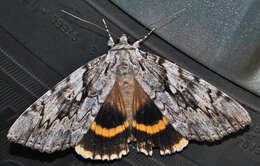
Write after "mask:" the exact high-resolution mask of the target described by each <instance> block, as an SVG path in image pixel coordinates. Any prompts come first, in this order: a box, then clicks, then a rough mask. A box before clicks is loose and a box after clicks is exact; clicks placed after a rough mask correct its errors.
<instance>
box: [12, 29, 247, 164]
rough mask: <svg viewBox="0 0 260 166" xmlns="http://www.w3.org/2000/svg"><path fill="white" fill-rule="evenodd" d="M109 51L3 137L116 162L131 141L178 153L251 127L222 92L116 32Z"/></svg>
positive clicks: (48, 94)
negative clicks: (193, 143)
mask: <svg viewBox="0 0 260 166" xmlns="http://www.w3.org/2000/svg"><path fill="white" fill-rule="evenodd" d="M105 27H106V30H107V32H108V34H109V42H108V45H109V46H110V47H111V48H110V49H109V50H108V52H107V53H106V54H104V55H102V56H100V57H98V58H96V59H94V60H91V61H90V62H88V63H87V64H85V65H83V66H82V67H80V68H78V69H77V70H76V71H74V72H73V73H71V74H70V75H69V76H68V77H67V78H65V79H64V80H62V81H61V82H59V83H58V84H57V85H56V86H55V87H54V88H52V89H51V90H49V91H47V92H46V93H45V94H44V95H43V96H41V97H40V98H39V99H38V100H37V101H35V102H34V103H33V104H32V105H31V106H30V107H29V108H27V109H26V110H25V111H24V112H23V113H22V114H21V115H20V117H19V118H18V119H17V120H16V121H15V122H14V124H13V125H12V126H11V128H10V129H9V132H8V135H7V138H8V139H9V140H10V141H13V142H16V143H19V144H22V145H24V146H27V147H30V148H32V149H37V150H39V151H41V152H47V153H53V152H55V151H58V150H65V149H67V148H70V147H73V148H75V151H76V152H77V153H78V154H79V155H81V156H82V157H84V158H86V159H87V158H89V159H94V160H114V159H120V158H122V156H124V155H127V153H128V152H129V148H128V143H130V142H133V141H134V142H136V146H137V151H139V152H142V153H144V154H145V155H148V156H152V154H153V149H154V148H159V149H160V154H161V155H166V154H172V153H175V152H180V151H182V150H183V148H184V147H186V146H187V145H188V142H189V140H196V141H210V142H211V141H216V140H220V139H222V138H223V137H224V136H226V135H228V134H230V133H233V132H236V131H238V130H239V129H241V128H244V127H245V126H247V125H249V124H250V123H251V118H250V116H249V114H248V112H247V111H246V110H245V109H244V108H243V107H242V106H241V105H240V104H239V103H238V102H236V101H235V100H233V99H232V98H231V97H229V96H228V95H227V94H225V93H223V92H222V91H220V90H218V89H217V88H216V87H214V86H213V85H211V84H209V83H208V82H206V81H205V80H203V79H201V78H199V77H197V76H195V75H194V74H192V73H190V72H188V71H187V70H185V69H183V68H181V67H179V66H178V65H176V64H175V63H173V62H171V61H169V60H166V59H164V58H161V57H159V56H157V55H155V54H153V53H149V52H144V51H142V50H141V49H139V48H140V46H139V45H140V43H141V42H143V41H144V40H145V39H146V38H147V37H148V36H149V35H150V33H151V32H152V31H153V30H152V31H151V32H150V33H149V34H148V35H146V36H145V37H144V38H142V39H140V40H137V41H136V42H134V43H133V44H131V43H129V42H128V38H127V36H126V35H125V34H123V35H122V36H121V37H120V38H119V42H118V43H116V44H115V43H114V41H113V39H112V37H111V35H110V33H109V31H108V29H107V26H106V24H105Z"/></svg>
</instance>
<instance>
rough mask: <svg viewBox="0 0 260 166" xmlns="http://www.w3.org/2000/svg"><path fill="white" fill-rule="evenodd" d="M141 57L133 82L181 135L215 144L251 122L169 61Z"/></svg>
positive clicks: (219, 94)
mask: <svg viewBox="0 0 260 166" xmlns="http://www.w3.org/2000/svg"><path fill="white" fill-rule="evenodd" d="M141 55H142V57H143V58H142V59H141V61H140V63H139V65H140V66H139V68H140V71H139V72H138V73H137V74H136V78H135V79H136V80H137V81H138V82H139V84H140V85H141V86H142V88H143V89H144V91H145V92H146V93H147V94H148V96H149V97H150V98H151V99H152V100H153V101H154V103H155V104H156V106H157V107H158V108H159V109H160V111H161V112H162V114H163V115H164V116H165V117H166V118H167V119H168V121H169V123H171V124H172V126H173V127H174V128H175V130H177V131H178V132H179V133H180V134H181V135H182V136H184V137H186V138H188V139H194V140H197V141H215V140H219V139H221V138H223V137H224V136H225V135H228V134H230V133H232V132H235V131H238V130H239V129H241V128H244V127H245V126H246V125H249V124H250V123H251V118H250V116H249V114H248V112H247V111H246V110H245V109H244V108H243V107H242V106H241V105H240V104H239V103H237V102H236V101H235V100H233V99H232V98H231V97H229V96H228V95H226V94H225V93H223V92H221V91H220V90H218V89H217V88H216V87H214V86H213V85H211V84H209V83H208V82H206V81H204V80H203V79H201V78H198V77H197V76H195V75H193V74H191V73H190V72H188V71H187V70H184V69H182V68H181V67H179V66H177V65H176V64H174V63H172V62H170V61H168V60H165V59H162V58H160V57H158V56H156V55H153V54H150V53H145V52H141Z"/></svg>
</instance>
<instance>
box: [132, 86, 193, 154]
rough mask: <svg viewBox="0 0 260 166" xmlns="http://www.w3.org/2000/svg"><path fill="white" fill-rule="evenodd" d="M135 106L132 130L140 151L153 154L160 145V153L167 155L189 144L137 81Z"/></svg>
mask: <svg viewBox="0 0 260 166" xmlns="http://www.w3.org/2000/svg"><path fill="white" fill-rule="evenodd" d="M133 106H134V110H135V111H134V120H133V122H132V126H133V128H132V132H133V136H134V137H135V139H136V143H137V150H138V151H140V152H142V153H144V154H146V155H150V156H152V153H153V150H152V149H153V148H154V147H158V148H159V149H160V154H161V155H165V154H171V153H174V152H179V151H181V150H182V149H183V148H184V147H185V146H187V145H188V140H187V139H186V138H184V137H183V136H182V135H181V134H179V133H178V132H177V131H176V130H175V129H174V128H173V127H172V125H171V124H170V123H169V122H168V120H167V119H166V118H165V116H163V115H162V113H161V112H160V110H159V109H158V108H157V106H156V105H155V104H154V103H153V101H152V100H151V99H150V98H149V97H148V96H147V94H145V92H144V90H143V89H142V88H141V87H140V85H139V84H138V83H137V82H136V90H135V93H134V103H133Z"/></svg>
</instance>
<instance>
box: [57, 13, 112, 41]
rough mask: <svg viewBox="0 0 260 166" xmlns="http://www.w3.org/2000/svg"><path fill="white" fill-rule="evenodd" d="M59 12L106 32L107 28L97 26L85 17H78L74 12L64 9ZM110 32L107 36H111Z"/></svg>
mask: <svg viewBox="0 0 260 166" xmlns="http://www.w3.org/2000/svg"><path fill="white" fill-rule="evenodd" d="M61 12H63V13H65V14H67V15H69V16H71V17H73V18H76V19H78V20H80V21H82V22H85V23H88V24H91V25H94V26H95V27H97V28H98V29H101V30H103V31H106V32H108V31H107V29H104V28H103V27H101V26H99V25H97V24H95V23H93V22H90V21H88V20H86V19H83V18H80V17H78V16H75V15H74V14H71V13H69V12H67V11H65V10H61ZM111 34H112V33H110V32H109V33H108V35H109V38H112V37H111ZM112 35H114V34H112ZM114 36H115V35H114Z"/></svg>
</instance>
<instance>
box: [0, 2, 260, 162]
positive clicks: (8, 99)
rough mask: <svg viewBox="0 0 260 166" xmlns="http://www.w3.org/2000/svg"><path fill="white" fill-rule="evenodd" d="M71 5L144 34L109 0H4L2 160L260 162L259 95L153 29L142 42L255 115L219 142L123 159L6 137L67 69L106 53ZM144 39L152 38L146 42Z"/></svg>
mask: <svg viewBox="0 0 260 166" xmlns="http://www.w3.org/2000/svg"><path fill="white" fill-rule="evenodd" d="M60 9H65V10H67V11H70V12H72V13H74V14H77V15H79V16H81V17H85V18H88V20H91V21H92V22H95V23H97V24H99V25H101V26H102V22H101V18H103V17H105V18H106V19H107V22H108V24H109V27H110V30H111V31H112V32H113V33H115V34H117V35H120V34H121V33H127V34H129V36H130V41H132V42H133V41H134V38H133V37H132V36H135V37H140V36H143V34H144V33H145V30H144V28H143V27H142V26H141V25H140V24H138V23H137V22H136V21H135V20H134V19H133V18H131V17H129V16H127V15H126V14H125V13H124V12H123V11H122V10H120V9H119V8H117V7H116V6H115V5H113V4H112V3H110V2H109V1H95V0H93V1H84V0H75V1H70V0H56V1H51V0H49V1H37V0H30V1H29V0H20V1H9V0H2V1H0V16H1V17H0V165H1V166H2V165H4V166H7V165H18V166H22V165H70V166H76V165H77V166H81V165H133V166H136V165H143V166H145V165H149V166H152V165H176V166H183V165H185V166H198V165H202V166H208V165H212V166H218V165H223V166H225V165H228V166H232V165H236V166H244V165H247V166H256V165H259V163H260V160H259V159H260V142H259V140H260V121H259V119H260V114H259V112H260V110H259V108H260V106H259V104H260V102H259V98H258V97H257V96H254V95H252V94H251V93H249V92H247V91H246V90H245V89H241V88H240V87H238V86H236V85H234V84H233V83H232V82H229V81H227V80H225V79H223V78H222V77H221V76H219V75H217V74H215V73H214V72H212V71H210V70H208V69H207V68H205V67H204V66H202V65H200V64H199V63H197V62H195V61H193V60H192V59H190V58H189V56H187V55H185V54H183V53H182V52H180V51H178V50H177V49H175V48H174V47H173V46H172V45H169V44H168V43H166V42H164V40H162V39H160V38H159V37H157V36H156V35H152V36H151V37H150V38H149V39H148V40H147V41H146V42H145V43H144V45H142V49H146V50H150V51H152V52H154V53H157V54H158V55H160V56H164V57H167V58H168V59H170V60H172V61H175V62H176V63H178V64H180V65H181V66H183V67H185V68H186V69H189V70H190V71H192V72H193V73H196V74H197V75H199V76H201V77H203V78H204V79H206V80H207V81H210V82H211V83H212V84H214V85H216V86H217V87H218V88H220V89H221V90H223V91H224V92H226V93H228V94H229V95H231V96H232V97H234V98H235V99H237V100H238V101H239V102H241V103H242V104H244V106H245V107H246V109H247V110H248V111H249V113H250V115H251V116H252V118H253V124H252V126H251V128H250V130H248V129H246V130H243V131H241V132H239V133H237V134H233V135H231V136H229V137H226V138H225V139H224V140H222V141H220V142H217V143H197V142H191V143H190V144H189V145H188V147H187V148H186V149H185V150H184V151H183V152H182V153H178V154H175V155H172V156H168V157H160V155H159V154H158V151H156V152H155V153H154V156H153V157H152V158H147V157H146V156H144V155H143V154H139V153H136V151H135V148H134V147H133V146H131V153H130V154H129V155H128V156H127V157H125V158H124V159H123V160H120V161H116V162H112V163H109V164H108V163H102V162H93V161H90V160H84V159H83V158H82V157H80V156H78V155H76V153H75V152H74V150H73V149H72V148H71V149H69V150H66V151H63V152H57V153H54V154H50V155H49V154H43V153H40V152H38V151H34V150H30V149H28V148H25V147H23V146H20V145H16V144H12V143H9V142H8V141H7V140H6V134H7V130H8V128H9V127H10V125H11V124H12V123H13V122H14V120H15V119H16V118H17V116H19V115H20V114H21V113H22V112H23V111H24V110H25V109H26V107H28V106H29V105H30V104H31V103H32V102H33V101H35V100H36V99H37V98H38V97H40V96H41V95H42V94H43V93H44V92H45V91H46V90H47V89H49V88H50V87H52V86H54V85H55V84H56V83H57V82H58V81H60V80H61V79H62V78H63V77H65V76H67V75H68V74H69V73H71V72H72V71H74V70H75V69H76V68H78V67H79V66H81V65H82V64H85V63H86V62H87V61H89V60H91V59H93V58H95V57H97V56H100V55H102V54H103V53H105V52H106V50H107V49H108V47H107V46H106V43H107V34H106V33H105V32H102V31H100V30H98V29H96V28H95V27H93V26H91V25H88V24H83V23H80V22H79V21H76V20H74V19H72V18H70V17H68V16H66V17H61V13H60V12H59V10H60ZM144 46H147V47H146V48H145V47H144Z"/></svg>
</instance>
